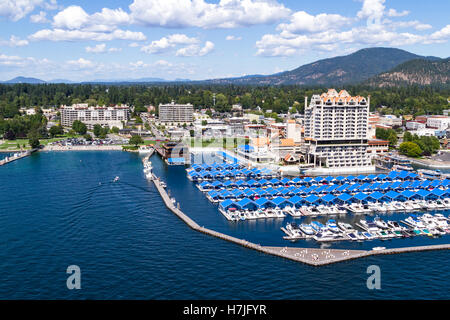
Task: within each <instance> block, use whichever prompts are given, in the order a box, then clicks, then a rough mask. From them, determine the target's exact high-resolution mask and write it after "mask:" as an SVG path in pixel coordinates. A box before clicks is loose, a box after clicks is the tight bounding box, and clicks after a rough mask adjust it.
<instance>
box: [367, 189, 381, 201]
mask: <svg viewBox="0 0 450 320" xmlns="http://www.w3.org/2000/svg"><path fill="white" fill-rule="evenodd" d="M369 197H370V198H372V199H374V200H380V199H381V198H383V197H384V193H381V192H379V191H375V192H373V193H371V194H370V195H369Z"/></svg>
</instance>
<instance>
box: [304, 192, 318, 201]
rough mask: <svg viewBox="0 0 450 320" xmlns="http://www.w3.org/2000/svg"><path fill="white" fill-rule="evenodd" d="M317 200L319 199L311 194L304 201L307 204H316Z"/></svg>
mask: <svg viewBox="0 0 450 320" xmlns="http://www.w3.org/2000/svg"><path fill="white" fill-rule="evenodd" d="M317 200H319V197H318V196H316V195H314V194H311V195H309V196H307V197H306V198H305V201H306V202H309V203H313V202H316V201H317Z"/></svg>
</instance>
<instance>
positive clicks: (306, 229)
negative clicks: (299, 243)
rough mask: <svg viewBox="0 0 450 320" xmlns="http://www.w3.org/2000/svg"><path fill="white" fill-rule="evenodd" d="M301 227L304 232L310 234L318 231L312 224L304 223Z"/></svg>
mask: <svg viewBox="0 0 450 320" xmlns="http://www.w3.org/2000/svg"><path fill="white" fill-rule="evenodd" d="M299 228H300V230H301V231H302V232H303V233H304V234H306V235H308V236H312V235H314V234H315V233H316V232H315V230H314V229H313V227H312V226H311V225H310V224H304V223H303V224H301V225H300V226H299Z"/></svg>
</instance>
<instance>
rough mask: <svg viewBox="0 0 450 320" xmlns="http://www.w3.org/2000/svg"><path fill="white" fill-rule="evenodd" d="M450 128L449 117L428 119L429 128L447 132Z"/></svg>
mask: <svg viewBox="0 0 450 320" xmlns="http://www.w3.org/2000/svg"><path fill="white" fill-rule="evenodd" d="M449 126H450V118H449V117H447V116H430V117H428V118H427V127H428V128H432V129H439V130H446V129H448V128H449Z"/></svg>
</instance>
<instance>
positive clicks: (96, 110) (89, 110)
mask: <svg viewBox="0 0 450 320" xmlns="http://www.w3.org/2000/svg"><path fill="white" fill-rule="evenodd" d="M60 112H61V124H62V125H63V126H64V127H71V126H72V124H73V122H74V121H75V120H79V121H81V122H83V123H84V124H86V126H87V128H88V129H89V130H92V129H93V128H94V125H96V124H99V125H101V126H103V127H104V126H108V127H110V128H112V127H117V128H119V129H123V123H124V122H127V121H128V119H129V117H130V107H129V106H127V105H120V106H114V107H100V106H96V107H94V106H91V107H89V106H88V104H87V103H79V104H73V105H71V106H65V105H64V106H61V108H60Z"/></svg>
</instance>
